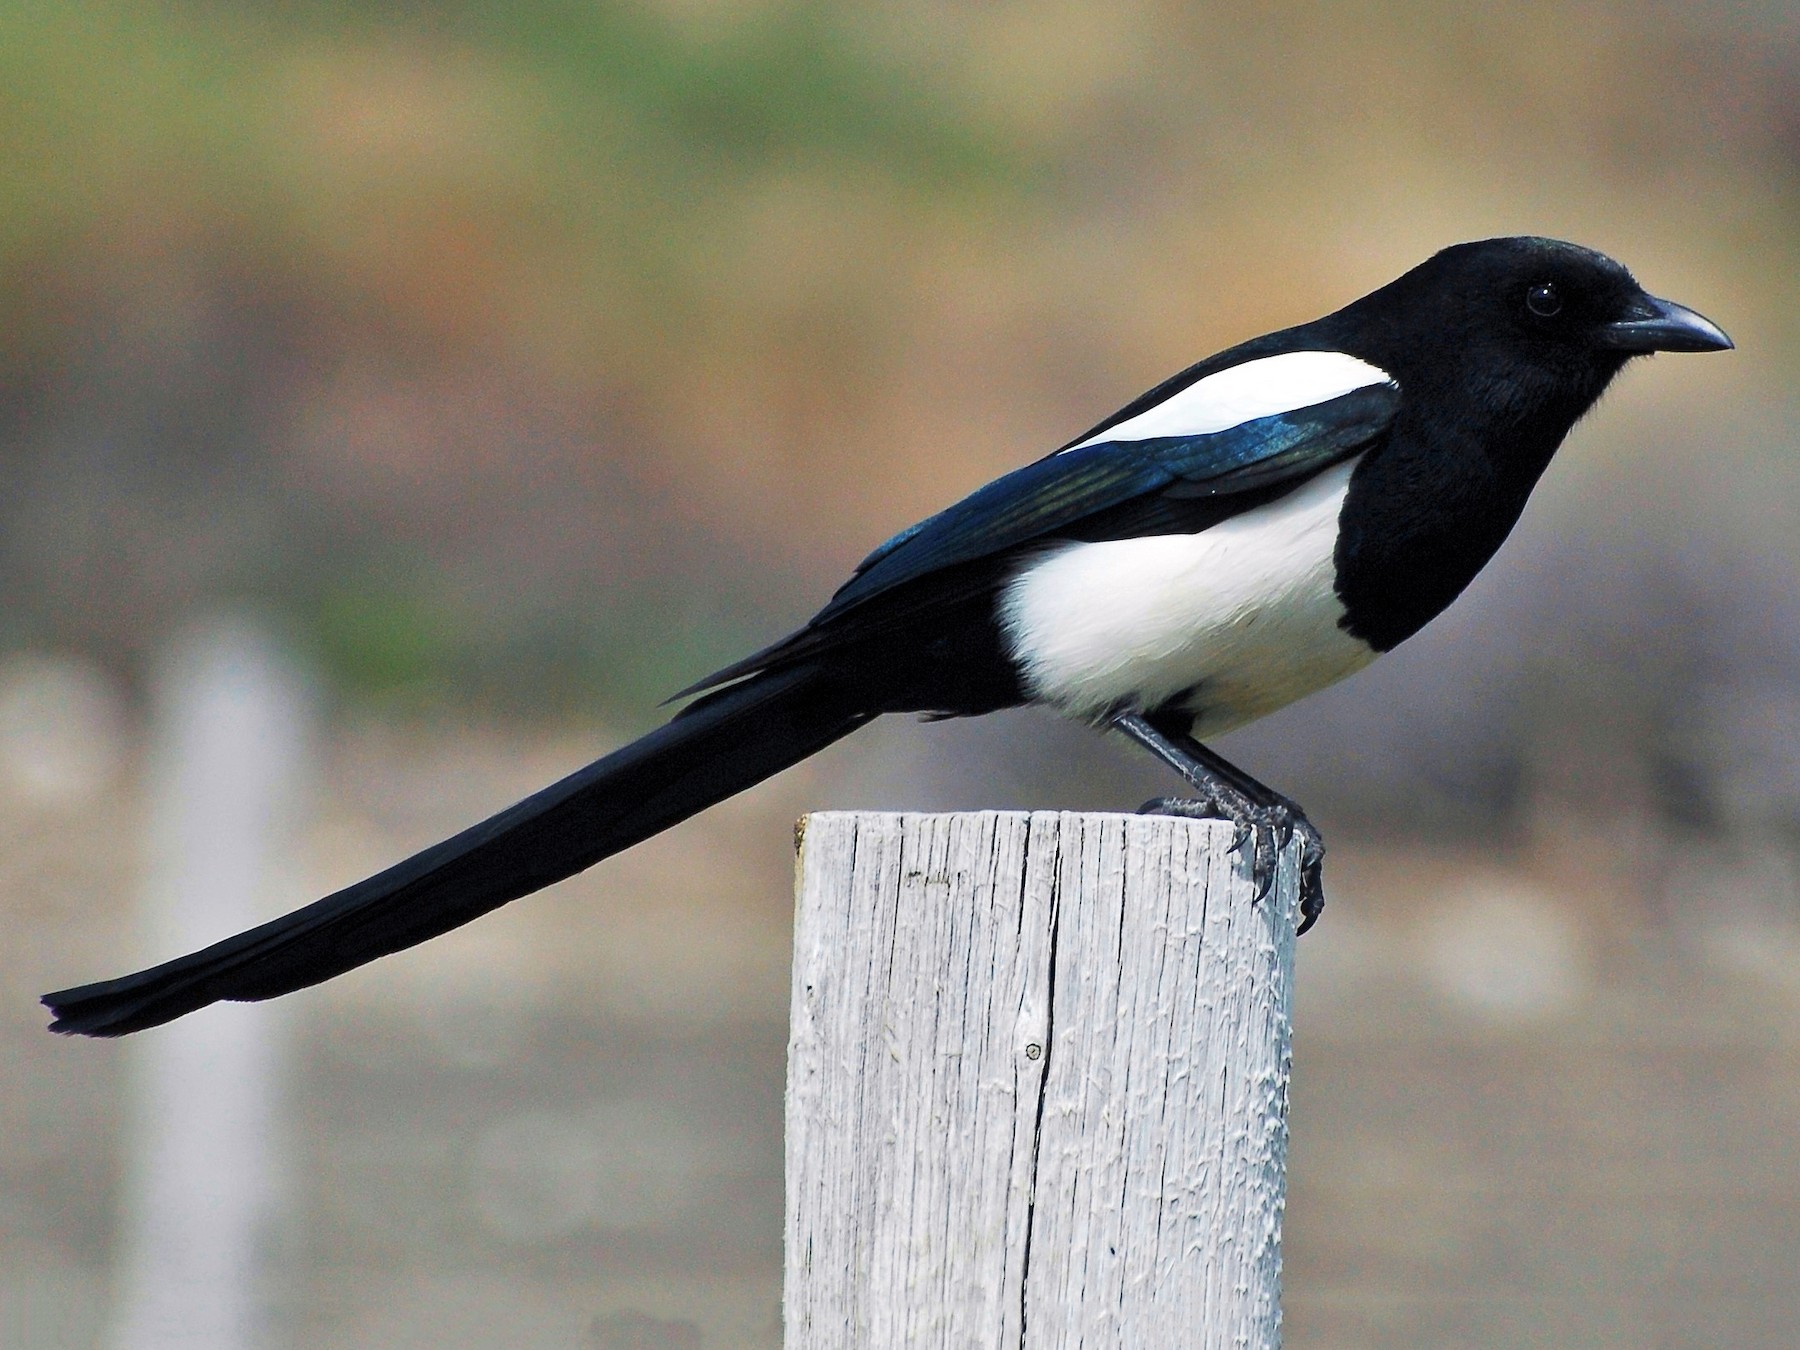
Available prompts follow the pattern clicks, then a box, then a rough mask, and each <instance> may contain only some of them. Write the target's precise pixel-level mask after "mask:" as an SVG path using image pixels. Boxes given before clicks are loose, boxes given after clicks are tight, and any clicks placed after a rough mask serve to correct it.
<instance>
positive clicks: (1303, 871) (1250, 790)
mask: <svg viewBox="0 0 1800 1350" xmlns="http://www.w3.org/2000/svg"><path fill="white" fill-rule="evenodd" d="M1159 722H1160V723H1161V725H1159ZM1112 725H1113V726H1114V727H1115V728H1117V729H1118V730H1119V731H1121V732H1123V733H1124V734H1125V735H1126V736H1129V737H1130V738H1131V739H1132V740H1133V741H1135V742H1137V744H1139V745H1141V746H1143V747H1144V749H1146V750H1148V751H1149V752H1150V753H1151V754H1153V755H1155V756H1156V757H1157V758H1158V759H1160V760H1162V762H1163V763H1165V764H1167V765H1168V766H1169V767H1170V768H1172V769H1174V770H1175V772H1176V773H1178V774H1180V775H1181V776H1182V777H1183V778H1185V779H1186V780H1187V781H1188V783H1189V784H1190V785H1191V786H1193V787H1194V788H1195V789H1196V790H1197V791H1198V793H1199V794H1200V795H1199V796H1198V797H1193V798H1189V797H1158V798H1156V799H1155V800H1153V801H1148V802H1145V803H1144V804H1143V806H1141V807H1139V808H1138V809H1139V811H1141V812H1143V813H1145V814H1151V815H1170V816H1190V817H1195V818H1199V819H1203V820H1228V821H1230V822H1231V823H1232V824H1233V825H1235V826H1236V827H1237V842H1236V843H1234V844H1233V845H1232V849H1233V851H1236V850H1238V849H1241V848H1243V846H1244V845H1245V844H1246V843H1249V842H1250V841H1251V839H1252V838H1254V840H1255V849H1256V852H1255V855H1254V858H1253V863H1252V866H1253V869H1254V873H1255V877H1256V883H1257V893H1256V898H1257V900H1259V901H1260V900H1261V899H1262V898H1263V896H1265V895H1267V894H1268V893H1269V887H1270V886H1272V885H1274V882H1275V854H1276V852H1277V850H1278V849H1280V848H1282V847H1283V846H1285V845H1286V844H1287V842H1288V840H1289V839H1291V838H1293V837H1294V836H1295V835H1298V836H1299V837H1300V928H1299V931H1300V932H1302V933H1304V932H1305V931H1306V930H1307V929H1309V928H1311V927H1312V926H1313V924H1314V923H1315V922H1316V921H1317V920H1318V917H1319V914H1320V912H1321V911H1322V910H1323V909H1324V908H1325V891H1324V885H1323V875H1322V874H1323V870H1324V862H1325V841H1324V839H1323V838H1322V837H1321V836H1320V834H1319V831H1318V829H1317V827H1315V826H1314V825H1313V823H1312V822H1311V821H1310V820H1308V819H1307V818H1306V813H1305V812H1304V811H1302V810H1301V809H1300V808H1299V806H1298V805H1296V804H1295V803H1294V802H1293V801H1292V800H1291V799H1290V798H1287V797H1284V796H1282V794H1281V793H1279V792H1276V791H1275V790H1274V789H1273V788H1270V787H1267V786H1266V785H1264V784H1262V783H1259V782H1258V781H1257V780H1256V779H1254V778H1252V777H1251V776H1250V775H1249V774H1247V773H1245V772H1244V771H1243V770H1242V769H1240V768H1238V767H1237V765H1235V764H1233V763H1231V762H1230V761H1229V760H1227V759H1225V758H1224V757H1223V756H1221V755H1218V754H1215V753H1214V752H1213V751H1211V750H1208V749H1207V748H1206V747H1205V746H1204V745H1202V744H1200V742H1199V741H1197V740H1195V739H1194V738H1193V737H1192V736H1190V735H1188V733H1187V732H1185V731H1182V730H1180V729H1179V728H1177V727H1175V726H1172V725H1170V724H1169V723H1167V722H1166V721H1163V720H1162V719H1160V718H1157V717H1155V715H1154V714H1152V715H1150V716H1145V715H1144V714H1141V713H1121V714H1119V715H1118V716H1117V717H1114V718H1113V720H1112Z"/></svg>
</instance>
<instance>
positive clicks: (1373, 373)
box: [1065, 352, 1394, 453]
mask: <svg viewBox="0 0 1800 1350" xmlns="http://www.w3.org/2000/svg"><path fill="white" fill-rule="evenodd" d="M1393 382H1394V377H1393V376H1391V375H1389V374H1388V373H1387V372H1386V371H1385V370H1382V369H1381V368H1380V367H1378V366H1372V365H1370V364H1369V363H1368V362H1367V361H1359V360H1357V359H1356V358H1355V357H1354V356H1347V355H1345V354H1344V353H1343V352H1282V353H1281V354H1280V355H1278V356H1264V357H1261V358H1259V359H1257V360H1255V361H1245V362H1244V363H1243V364H1242V365H1236V366H1228V367H1226V368H1225V369H1224V370H1221V371H1218V372H1217V373H1216V374H1212V375H1208V376H1207V377H1206V378H1205V379H1203V380H1195V381H1194V382H1193V383H1192V384H1190V385H1189V386H1188V387H1187V388H1185V389H1182V390H1179V391H1177V392H1176V393H1174V394H1171V395H1170V396H1169V397H1168V398H1166V399H1164V400H1163V401H1162V402H1161V403H1159V404H1157V405H1156V406H1155V407H1154V408H1146V409H1145V410H1144V411H1143V412H1141V413H1138V414H1137V415H1136V416H1134V417H1128V418H1126V419H1125V420H1124V421H1123V422H1120V423H1119V424H1118V425H1117V426H1111V427H1108V428H1107V429H1106V430H1105V431H1101V432H1097V433H1096V434H1094V435H1092V436H1089V437H1088V438H1087V439H1086V440H1085V441H1083V442H1081V444H1080V445H1071V446H1070V447H1069V449H1070V450H1080V449H1082V448H1084V447H1086V446H1090V445H1101V444H1104V443H1105V442H1107V441H1145V440H1149V439H1151V438H1152V437H1156V436H1206V435H1210V434H1212V433H1213V432H1215V431H1225V430H1227V429H1228V428H1230V427H1235V426H1241V425H1242V424H1243V423H1245V422H1253V421H1255V420H1256V419H1257V418H1259V417H1273V416H1274V415H1275V414H1277V413H1284V412H1292V411H1293V410H1294V409H1296V408H1310V407H1312V406H1313V405H1314V404H1316V403H1324V402H1325V401H1326V400H1328V399H1334V398H1337V397H1339V396H1340V395H1343V394H1348V393H1349V392H1351V391H1352V390H1353V389H1366V388H1367V387H1368V386H1370V385H1372V384H1392V383H1393ZM1065 453H1066V452H1065Z"/></svg>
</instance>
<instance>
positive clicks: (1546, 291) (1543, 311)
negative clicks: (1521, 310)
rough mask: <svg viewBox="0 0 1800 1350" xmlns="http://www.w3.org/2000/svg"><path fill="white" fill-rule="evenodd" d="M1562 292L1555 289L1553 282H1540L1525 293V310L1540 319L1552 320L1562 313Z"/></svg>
mask: <svg viewBox="0 0 1800 1350" xmlns="http://www.w3.org/2000/svg"><path fill="white" fill-rule="evenodd" d="M1562 306H1563V301H1562V292H1561V291H1559V290H1557V289H1556V283H1555V282H1554V281H1540V282H1538V284H1537V285H1535V286H1533V287H1532V288H1531V289H1530V290H1528V291H1526V292H1525V308H1526V309H1528V310H1530V311H1531V312H1532V313H1533V314H1535V315H1537V316H1538V318H1540V319H1548V318H1552V317H1554V316H1555V315H1557V314H1559V313H1561V312H1562Z"/></svg>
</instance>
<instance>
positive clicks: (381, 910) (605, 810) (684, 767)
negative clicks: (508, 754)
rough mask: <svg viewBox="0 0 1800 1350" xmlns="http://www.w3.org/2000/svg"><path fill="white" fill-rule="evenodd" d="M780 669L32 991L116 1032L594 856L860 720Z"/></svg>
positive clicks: (340, 965) (383, 938)
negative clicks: (397, 854)
mask: <svg viewBox="0 0 1800 1350" xmlns="http://www.w3.org/2000/svg"><path fill="white" fill-rule="evenodd" d="M872 715H873V714H871V713H869V712H867V711H864V710H862V709H861V708H860V707H858V706H856V704H855V703H854V700H853V699H851V698H849V697H847V696H846V693H845V691H843V689H842V688H841V686H838V685H837V684H836V682H827V681H825V680H822V679H821V678H819V677H818V676H817V674H816V672H815V671H813V670H811V669H799V670H786V671H782V672H779V673H774V674H770V675H766V676H762V677H759V678H756V679H751V680H748V681H745V682H744V683H742V684H736V685H733V686H731V687H730V688H727V689H723V690H721V691H719V692H718V693H716V694H713V695H711V696H710V697H708V698H705V699H702V700H701V701H700V702H698V703H695V704H694V705H692V706H691V707H689V708H687V709H685V710H684V711H683V712H682V713H680V714H679V715H677V716H676V717H675V718H673V719H672V720H671V721H669V722H668V723H667V724H666V725H664V726H662V727H660V728H658V729H657V730H656V731H653V732H651V733H650V734H649V735H647V736H644V737H642V738H641V739H639V740H636V741H633V742H632V743H631V744H630V745H627V746H624V747H623V748H621V749H619V750H617V751H615V752H613V753H612V754H610V755H607V756H606V757H605V758H603V759H600V760H596V761H595V762H594V763H592V764H590V765H588V766H587V767H586V768H585V769H580V770H578V771H577V772H575V773H572V774H570V775H569V776H568V777H567V778H565V779H563V780H562V781H561V782H558V783H554V784H552V785H551V786H549V787H547V788H545V789H544V790H543V791H541V792H538V793H536V794H534V795H532V796H530V797H527V798H525V800H523V801H521V802H519V803H518V804H517V805H514V806H512V807H509V808H508V809H506V810H504V811H502V812H500V813H499V814H498V815H495V816H492V817H490V818H489V819H487V820H485V821H482V822H481V823H480V824H478V825H474V826H471V827H470V828H469V829H466V830H464V831H463V832H462V833H461V834H458V835H455V836H453V837H452V838H449V839H446V840H444V842H442V843H440V844H436V845H434V846H432V847H431V848H428V849H425V850H424V851H423V852H421V853H417V854H415V855H413V856H412V857H410V858H408V859H406V860H405V861H404V862H400V863H396V864H395V865H394V866H393V867H390V868H388V869H387V870H386V871H385V872H380V873H378V874H376V875H375V876H372V877H369V878H368V879H366V880H364V881H359V882H357V883H356V884H355V885H353V886H348V887H346V888H345V889H343V890H341V891H338V892H336V893H335V894H333V895H328V896H326V897H325V898H324V899H323V900H318V901H315V902H314V903H313V904H310V905H308V906H306V907H305V908H303V909H298V910H295V911H294V912H293V913H292V914H287V915H284V916H283V917H281V918H279V919H273V920H271V921H270V922H268V923H265V924H262V925H261V926H259V927H257V928H252V929H249V930H248V931H246V932H243V933H239V934H238V935H237V936H236V937H231V938H227V939H225V940H224V941H223V942H219V943H215V944H214V945H213V946H211V947H207V948H205V949H204V950H202V951H198V952H194V953H192V954H191V955H188V956H183V957H179V958H177V959H176V960H173V961H169V962H167V963H165V964H163V965H160V966H155V967H153V968H151V969H149V970H143V971H139V972H138V973H137V974H135V975H125V976H122V977H120V978H119V979H115V980H106V981H103V982H101V983H99V984H89V985H82V986H80V987H79V988H75V989H65V990H62V991H60V992H58V993H54V994H46V995H45V996H44V1000H43V1001H44V1003H45V1004H46V1005H48V1006H49V1008H50V1010H51V1012H52V1013H54V1014H55V1018H56V1020H55V1021H54V1022H52V1023H51V1024H50V1029H51V1030H52V1031H60V1032H69V1033H79V1034H82V1035H87V1036H122V1035H125V1034H126V1033H128V1032H132V1031H140V1030H142V1029H144V1028H145V1027H153V1026H157V1025H159V1024H161V1023H163V1022H168V1021H171V1020H173V1019H174V1018H177V1017H180V1016H181V1015H182V1014H184V1013H189V1012H192V1011H194V1010H195V1009H196V1008H202V1007H205V1006H206V1005H207V1004H209V1003H214V1002H217V1001H219V1000H221V999H229V1000H236V1001H241V1002H249V1001H254V1000H257V999H265V998H273V997H275V996H276V995H278V994H285V993H289V992H291V991H292V990H295V989H302V988H305V987H306V986H307V985H309V984H317V983H319V982H320V981H321V980H328V979H330V978H331V977H332V976H334V975H340V974H342V973H343V972H344V971H347V970H351V969H353V968H355V967H356V966H360V965H362V964H364V963H365V962H368V961H373V960H374V959H375V958H377V957H379V956H385V955H387V954H388V953H390V952H397V951H400V950H402V949H403V948H406V947H411V946H413V945H415V944H416V943H420V942H423V941H425V940H426V939H427V938H432V937H436V936H437V935H438V934H440V933H444V932H448V931H449V930H450V929H452V928H456V927H458V926H460V925H462V924H465V923H468V922H469V921H470V920H471V919H474V918H477V917H479V916H480V915H482V914H485V913H487V912H488V911H489V910H492V909H497V908H498V907H499V906H501V905H504V904H506V903H507V902H508V901H510V900H516V899H518V898H519V897H520V896H523V895H529V894H530V893H531V892H533V891H536V890H541V889H542V888H543V887H545V886H548V885H550V884H551V883H552V882H554V881H560V880H562V879H563V878H564V877H567V876H571V875H573V874H574V873H576V872H579V871H582V870H583V869H584V868H588V867H591V866H593V865H594V864H595V863H597V862H599V861H600V860H601V859H602V858H606V857H609V856H610V855H612V854H614V853H617V852H619V851H620V850H622V849H625V848H629V847H630V846H631V845H633V844H635V843H638V842H640V841H641V840H644V839H647V838H649V837H650V836H651V835H653V834H656V833H658V832H660V831H662V830H665V829H667V828H668V827H669V826H671V825H674V824H676V823H677V822H679V821H682V820H685V819H687V818H688V817H689V816H691V815H693V814H694V813H695V812H697V811H702V810H704V809H705V808H707V807H708V806H711V805H713V804H714V803H715V802H719V801H722V800H724V799H725V798H726V797H729V796H731V795H733V794H734V793H737V792H740V791H742V790H743V789H744V788H747V787H749V786H751V785H752V784H754V783H758V782H761V781H762V780H763V779H765V778H768V777H769V776H771V775H772V774H775V773H778V772H780V771H781V770H782V769H785V768H787V767H788V766H789V765H791V764H795V763H798V762H799V761H800V760H802V759H804V758H805V757H806V756H808V755H811V754H813V753H814V752H816V751H818V750H822V749H823V748H824V747H825V746H827V745H829V744H831V743H832V742H833V741H836V740H838V739H840V738H841V737H843V736H846V735H848V734H849V733H850V732H852V731H854V730H856V728H857V727H859V726H861V725H863V724H864V723H865V722H867V721H869V720H870V718H871V716H872Z"/></svg>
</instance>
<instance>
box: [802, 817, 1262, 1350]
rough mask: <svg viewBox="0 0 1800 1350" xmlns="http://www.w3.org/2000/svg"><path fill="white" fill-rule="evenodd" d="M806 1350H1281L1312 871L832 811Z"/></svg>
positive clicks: (1079, 827) (810, 1139) (815, 1024)
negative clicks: (1297, 931) (1254, 869)
mask: <svg viewBox="0 0 1800 1350" xmlns="http://www.w3.org/2000/svg"><path fill="white" fill-rule="evenodd" d="M804 824H805V828H804V831H803V832H802V844H801V848H800V856H799V861H798V867H797V870H798V874H799V876H798V883H799V895H800V898H799V908H798V913H797V916H796V925H795V942H794V948H795V955H794V982H793V1004H792V1027H791V1031H790V1037H789V1045H788V1098H787V1250H786V1286H785V1296H784V1319H785V1330H786V1345H787V1347H788V1350H827V1348H829V1350H838V1348H839V1347H874V1348H879V1347H889V1346H895V1347H900V1346H936V1345H943V1346H981V1347H987V1346H1002V1347H1013V1346H1019V1347H1032V1350H1038V1348H1039V1347H1046V1348H1047V1347H1065V1346H1067V1347H1073V1346H1093V1347H1098V1346H1148V1347H1158V1350H1161V1348H1163V1347H1184V1346H1196V1347H1209V1348H1210V1347H1215V1346H1217V1347H1250V1348H1251V1350H1265V1348H1266V1347H1274V1346H1277V1345H1278V1344H1279V1342H1280V1271H1281V1211H1282V1205H1283V1202H1284V1197H1285V1161H1286V1151H1287V1083H1288V1067H1289V1055H1290V1043H1291V1028H1290V1013H1291V1006H1292V1003H1291V999H1292V984H1293V950H1294V942H1293V925H1294V918H1295V915H1294V907H1295V885H1294V881H1295V875H1296V869H1295V858H1294V856H1293V853H1292V851H1291V850H1290V851H1289V852H1287V853H1284V854H1283V856H1282V859H1281V865H1280V869H1279V872H1278V876H1277V880H1276V884H1275V887H1274V890H1273V892H1272V893H1271V895H1270V896H1269V897H1268V898H1267V899H1265V900H1264V901H1263V902H1262V903H1260V904H1252V896H1253V894H1254V888H1253V886H1252V885H1251V882H1250V879H1249V877H1248V875H1247V874H1246V871H1245V865H1244V863H1243V861H1242V859H1241V858H1239V857H1238V856H1237V855H1234V854H1232V853H1230V852H1229V848H1230V844H1231V841H1232V831H1231V828H1230V827H1229V826H1226V825H1223V824H1220V823H1217V822H1212V821H1193V820H1182V819H1176V818H1171V817H1161V816H1135V815H1129V816H1128V815H1102V814H1077V813H1072V812H1062V813H1057V812H1034V813H1030V814H1026V813H1023V812H991V811H990V812H976V813H966V814H955V815H914V814H881V813H873V812H863V813H840V812H821V813H817V814H814V815H812V816H810V817H808V818H807V820H806V821H805V823H804Z"/></svg>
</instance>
